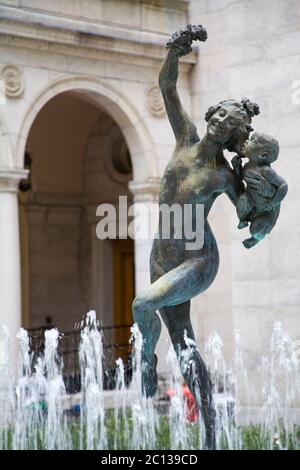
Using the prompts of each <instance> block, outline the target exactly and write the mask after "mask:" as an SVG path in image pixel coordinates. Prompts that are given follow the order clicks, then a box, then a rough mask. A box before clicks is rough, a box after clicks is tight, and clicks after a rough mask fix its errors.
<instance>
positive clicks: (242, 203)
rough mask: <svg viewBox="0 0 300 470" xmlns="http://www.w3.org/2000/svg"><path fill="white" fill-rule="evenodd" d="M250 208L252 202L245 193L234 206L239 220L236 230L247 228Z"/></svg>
mask: <svg viewBox="0 0 300 470" xmlns="http://www.w3.org/2000/svg"><path fill="white" fill-rule="evenodd" d="M252 207H253V205H252V201H251V200H250V198H249V196H248V194H247V193H246V192H245V193H243V194H241V195H240V196H239V198H238V200H237V204H236V212H237V216H238V218H239V219H240V222H239V225H238V228H244V227H247V225H248V221H247V216H248V215H249V213H250V212H251V210H252Z"/></svg>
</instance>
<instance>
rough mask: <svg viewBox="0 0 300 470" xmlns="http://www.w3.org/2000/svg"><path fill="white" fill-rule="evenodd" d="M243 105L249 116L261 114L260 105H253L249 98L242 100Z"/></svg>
mask: <svg viewBox="0 0 300 470" xmlns="http://www.w3.org/2000/svg"><path fill="white" fill-rule="evenodd" d="M241 103H242V106H243V108H245V110H246V111H247V114H249V116H251V117H253V116H257V115H258V114H259V113H260V111H259V106H258V104H257V103H253V102H252V101H250V100H249V99H248V98H245V97H244V98H242V99H241Z"/></svg>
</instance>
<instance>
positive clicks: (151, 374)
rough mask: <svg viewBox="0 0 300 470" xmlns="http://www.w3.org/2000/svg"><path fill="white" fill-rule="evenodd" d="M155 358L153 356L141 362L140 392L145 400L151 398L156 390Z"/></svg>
mask: <svg viewBox="0 0 300 470" xmlns="http://www.w3.org/2000/svg"><path fill="white" fill-rule="evenodd" d="M156 366H157V356H156V354H153V356H152V358H151V359H149V358H147V359H145V360H143V363H142V390H143V395H145V396H146V398H151V397H153V396H154V395H155V393H156V390H157V372H156Z"/></svg>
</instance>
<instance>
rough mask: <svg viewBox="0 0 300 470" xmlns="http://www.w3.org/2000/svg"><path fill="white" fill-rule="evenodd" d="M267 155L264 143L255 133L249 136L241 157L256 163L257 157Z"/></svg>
mask: <svg viewBox="0 0 300 470" xmlns="http://www.w3.org/2000/svg"><path fill="white" fill-rule="evenodd" d="M267 153H268V152H267V149H266V145H265V142H264V141H263V139H261V138H260V136H259V135H257V134H256V133H254V134H252V135H251V137H250V139H249V140H247V141H246V142H245V144H244V147H243V148H242V155H243V157H246V158H248V160H249V161H251V162H255V161H258V157H261V156H262V155H264V154H267Z"/></svg>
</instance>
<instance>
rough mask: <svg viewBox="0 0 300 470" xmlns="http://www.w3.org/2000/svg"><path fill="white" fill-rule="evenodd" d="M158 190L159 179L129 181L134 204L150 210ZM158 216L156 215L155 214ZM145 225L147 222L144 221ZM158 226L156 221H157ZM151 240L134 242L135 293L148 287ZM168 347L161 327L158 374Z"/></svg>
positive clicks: (164, 366)
mask: <svg viewBox="0 0 300 470" xmlns="http://www.w3.org/2000/svg"><path fill="white" fill-rule="evenodd" d="M159 188H160V179H159V178H151V179H150V178H149V179H148V180H147V181H142V182H140V181H131V182H130V183H129V189H130V191H131V192H132V194H133V196H134V202H135V203H143V204H145V205H146V206H148V208H149V209H150V205H151V204H155V203H157V204H158V195H159ZM157 215H158V214H157ZM145 223H147V221H145ZM157 224H158V219H157ZM152 243H153V240H152V239H148V240H139V239H138V240H135V242H134V248H135V250H134V251H135V252H134V259H135V288H136V293H138V292H141V291H143V290H145V289H147V287H149V285H150V272H149V257H150V251H151V247H152ZM169 347H170V340H169V334H168V332H167V329H166V327H165V326H164V325H163V328H162V332H161V335H160V339H159V342H158V344H157V347H156V354H157V357H158V366H157V370H158V372H159V374H160V375H161V376H162V375H165V374H166V373H167V371H168V365H167V363H166V356H167V352H168V349H169Z"/></svg>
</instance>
